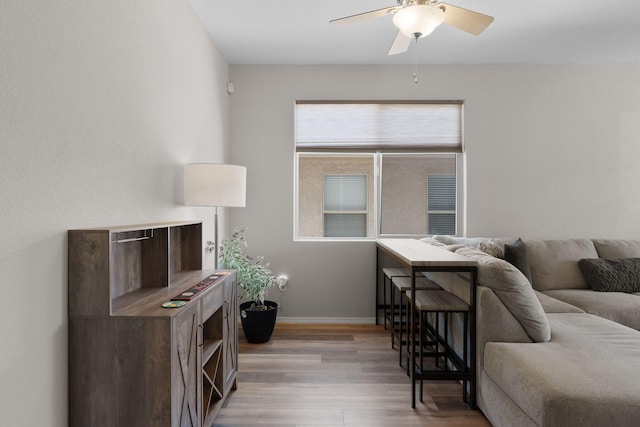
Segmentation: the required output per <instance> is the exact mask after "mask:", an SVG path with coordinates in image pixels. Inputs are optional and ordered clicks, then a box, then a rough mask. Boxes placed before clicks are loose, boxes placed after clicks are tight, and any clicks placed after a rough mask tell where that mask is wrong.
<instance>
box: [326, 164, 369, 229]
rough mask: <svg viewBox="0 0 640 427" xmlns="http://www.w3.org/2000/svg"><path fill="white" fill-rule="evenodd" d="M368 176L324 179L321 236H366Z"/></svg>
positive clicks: (336, 176)
mask: <svg viewBox="0 0 640 427" xmlns="http://www.w3.org/2000/svg"><path fill="white" fill-rule="evenodd" d="M366 233H367V175H325V176H324V237H366Z"/></svg>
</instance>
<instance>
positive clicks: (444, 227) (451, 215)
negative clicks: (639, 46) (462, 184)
mask: <svg viewBox="0 0 640 427" xmlns="http://www.w3.org/2000/svg"><path fill="white" fill-rule="evenodd" d="M427 192H428V193H427V204H428V205H427V211H428V221H429V234H451V235H455V234H456V214H455V212H456V176H455V175H429V177H428V183H427Z"/></svg>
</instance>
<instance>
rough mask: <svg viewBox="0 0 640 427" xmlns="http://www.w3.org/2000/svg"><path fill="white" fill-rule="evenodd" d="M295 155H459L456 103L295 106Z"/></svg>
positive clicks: (459, 110)
mask: <svg viewBox="0 0 640 427" xmlns="http://www.w3.org/2000/svg"><path fill="white" fill-rule="evenodd" d="M295 131H296V135H295V137H296V150H297V151H345V150H348V151H354V150H364V151H394V152H398V151H401V150H411V151H429V152H450V153H451V152H462V103H460V102H447V103H421V102H414V103H401V104H400V103H347V102H345V103H335V102H331V103H329V102H315V101H314V102H311V101H298V102H297V103H296V117H295Z"/></svg>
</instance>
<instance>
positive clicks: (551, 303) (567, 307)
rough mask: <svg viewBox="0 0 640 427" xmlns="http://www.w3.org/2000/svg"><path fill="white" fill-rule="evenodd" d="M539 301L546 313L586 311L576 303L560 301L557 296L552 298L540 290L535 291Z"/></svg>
mask: <svg viewBox="0 0 640 427" xmlns="http://www.w3.org/2000/svg"><path fill="white" fill-rule="evenodd" d="M534 292H535V293H536V297H538V301H540V304H541V305H542V309H543V310H544V312H545V313H584V312H585V311H584V310H583V309H581V308H579V307H576V306H575V305H572V304H569V303H567V302H564V301H560V300H559V299H557V298H552V297H550V296H549V295H545V294H543V293H542V292H540V291H534Z"/></svg>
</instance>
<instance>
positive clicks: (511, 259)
mask: <svg viewBox="0 0 640 427" xmlns="http://www.w3.org/2000/svg"><path fill="white" fill-rule="evenodd" d="M504 259H505V261H507V262H508V263H509V264H511V265H513V266H514V267H516V268H517V269H518V270H520V271H521V272H522V274H524V276H525V277H526V278H527V280H529V283H533V281H532V280H531V268H530V267H529V261H528V260H527V247H526V246H525V245H524V242H523V241H522V239H520V238H519V239H518V240H516V241H515V242H514V243H513V244H512V245H504Z"/></svg>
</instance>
